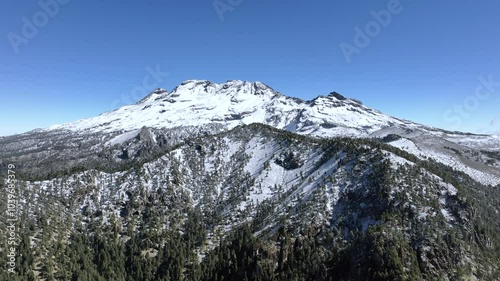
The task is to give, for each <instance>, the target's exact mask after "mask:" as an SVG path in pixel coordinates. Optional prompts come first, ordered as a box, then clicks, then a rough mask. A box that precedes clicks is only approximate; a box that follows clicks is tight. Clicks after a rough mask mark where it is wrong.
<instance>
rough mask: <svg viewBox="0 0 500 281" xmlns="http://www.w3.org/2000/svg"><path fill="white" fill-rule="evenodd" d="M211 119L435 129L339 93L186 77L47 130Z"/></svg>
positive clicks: (306, 127) (339, 130)
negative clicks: (304, 95) (307, 95)
mask: <svg viewBox="0 0 500 281" xmlns="http://www.w3.org/2000/svg"><path fill="white" fill-rule="evenodd" d="M208 123H219V124H222V125H224V126H225V127H227V128H228V129H231V128H233V127H236V126H238V125H242V124H251V123H262V124H266V125H271V126H273V127H275V128H278V129H284V130H287V131H291V132H296V133H300V134H309V135H316V136H367V135H369V134H371V133H374V132H376V131H378V130H380V129H383V128H387V127H392V126H397V127H399V128H405V129H416V128H418V129H421V130H426V131H428V130H431V128H429V127H425V126H422V125H419V124H415V123H412V122H409V121H405V120H401V119H398V118H394V117H391V116H388V115H385V114H383V113H381V112H379V111H377V110H374V109H371V108H369V107H366V106H364V105H363V104H361V102H359V101H357V100H353V99H349V98H346V97H344V96H342V95H340V94H338V93H336V92H333V93H331V94H329V95H325V96H318V97H316V98H315V99H313V100H310V101H304V100H301V99H298V98H292V97H288V96H285V95H283V94H281V93H279V92H276V91H275V90H273V89H272V88H271V87H269V86H267V85H265V84H263V83H261V82H246V81H236V80H231V81H227V82H226V83H224V84H216V83H212V82H210V81H206V80H188V81H185V82H183V83H182V84H181V85H179V86H178V87H176V88H175V89H174V90H173V91H172V92H171V93H168V92H167V91H166V90H163V89H157V90H155V91H154V92H152V93H151V94H150V95H148V96H147V97H145V98H144V99H142V100H141V101H139V102H138V103H136V104H133V105H129V106H124V107H122V108H119V109H117V110H114V111H111V112H107V113H104V114H102V115H100V116H98V117H95V118H90V119H84V120H80V121H76V122H72V123H68V124H63V125H56V126H52V127H50V128H48V129H49V130H53V129H63V130H70V131H76V132H78V131H91V132H115V131H123V130H125V131H130V130H136V129H140V128H141V127H143V126H147V127H154V128H174V127H179V126H198V125H203V124H208Z"/></svg>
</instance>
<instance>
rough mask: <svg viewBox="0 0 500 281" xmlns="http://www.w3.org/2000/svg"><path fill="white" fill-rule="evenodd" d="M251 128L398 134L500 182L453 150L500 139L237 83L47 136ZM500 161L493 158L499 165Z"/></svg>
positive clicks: (189, 89)
mask: <svg viewBox="0 0 500 281" xmlns="http://www.w3.org/2000/svg"><path fill="white" fill-rule="evenodd" d="M251 123H262V124H266V125H270V126H273V127H275V128H278V129H283V130H287V131H290V132H295V133H299V134H305V135H312V136H318V137H337V136H350V137H375V138H384V137H386V136H388V135H398V136H402V137H404V138H406V139H407V140H406V141H405V140H401V141H396V142H388V143H389V144H392V145H394V146H395V147H398V148H401V149H403V150H406V151H407V152H409V153H412V154H415V155H417V156H419V157H422V156H426V157H430V158H432V159H434V160H436V161H438V162H441V163H444V164H447V165H452V166H454V167H455V168H457V169H459V170H461V171H464V172H467V173H469V174H470V175H472V176H473V177H474V179H476V180H477V181H479V182H482V183H484V184H491V185H496V184H498V183H500V171H499V169H498V168H497V167H496V165H493V167H491V165H490V166H485V165H484V163H486V161H488V160H489V159H488V158H487V157H486V158H481V157H479V158H478V157H476V158H475V159H477V161H476V162H478V163H465V162H467V161H468V160H467V159H462V158H461V157H459V155H455V154H454V153H450V151H449V150H446V149H445V148H446V147H450V146H453V147H455V148H454V149H455V150H458V151H468V150H470V149H473V150H477V151H479V152H480V151H481V150H482V149H488V150H493V151H495V150H499V149H500V139H499V138H498V137H495V136H485V135H471V134H462V133H458V132H447V131H444V130H440V129H437V128H433V127H429V126H425V125H421V124H417V123H414V122H411V121H407V120H403V119H399V118H396V117H392V116H389V115H386V114H384V113H382V112H380V111H378V110H375V109H372V108H369V107H367V106H365V105H363V104H362V103H361V102H360V101H357V100H354V99H349V98H346V97H344V96H342V95H340V94H338V93H336V92H332V93H330V94H329V95H326V96H318V97H316V98H315V99H313V100H310V101H304V100H301V99H298V98H292V97H288V96H285V95H283V94H281V93H279V92H276V91H275V90H273V89H272V88H271V87H269V86H267V85H265V84H263V83H261V82H246V81H239V80H231V81H227V83H224V84H216V83H212V82H210V81H206V80H188V81H185V82H183V83H182V84H181V85H179V86H178V87H176V88H175V89H174V90H173V91H172V92H171V93H169V92H168V91H166V90H164V89H157V90H155V91H154V92H152V93H151V94H150V95H148V96H147V97H145V98H144V99H142V100H141V101H139V102H138V103H136V104H133V105H129V106H124V107H122V108H119V109H117V110H114V111H111V112H106V113H103V114H101V115H99V116H97V117H94V118H89V119H83V120H79V121H76V122H71V123H67V124H62V125H55V126H52V127H49V128H47V129H45V130H42V131H43V132H51V131H66V132H70V133H76V134H78V135H82V134H89V133H91V134H111V135H113V137H114V138H113V139H111V140H108V141H107V144H111V145H113V144H120V143H121V142H123V141H125V140H127V139H128V138H132V137H134V136H135V135H136V134H137V132H138V130H139V129H141V128H142V127H150V128H156V129H169V128H179V127H186V126H194V127H199V126H204V125H208V124H210V125H214V124H216V125H219V126H222V127H223V128H225V130H229V129H232V128H234V127H236V126H238V125H244V124H251ZM410 140H411V141H410ZM405 142H406V143H405ZM413 143H416V144H413ZM412 144H413V145H412ZM497 160H498V159H491V160H489V161H493V162H490V163H493V164H495V163H496V161H497ZM469 162H470V161H469ZM476 164H477V165H476Z"/></svg>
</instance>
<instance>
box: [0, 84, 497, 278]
mask: <svg viewBox="0 0 500 281" xmlns="http://www.w3.org/2000/svg"><path fill="white" fill-rule="evenodd" d="M499 148H500V145H499V140H498V138H496V137H494V136H486V135H472V134H464V133H458V132H447V131H444V130H440V129H436V128H432V127H429V126H425V125H421V124H417V123H413V122H410V121H406V120H402V119H398V118H395V117H391V116H388V115H385V114H383V113H381V112H379V111H377V110H374V109H371V108H369V107H367V106H364V105H363V104H362V103H361V102H360V101H357V100H354V99H349V98H346V97H344V96H342V95H340V94H338V93H335V92H333V93H331V94H329V95H326V96H319V97H317V98H315V99H313V100H310V101H303V100H300V99H297V98H291V97H287V96H285V95H283V94H280V93H278V92H276V91H274V90H273V89H272V88H270V87H268V86H266V85H265V84H263V83H259V82H255V83H250V82H244V81H228V82H227V83H225V84H215V83H211V82H209V81H193V80H190V81H186V82H184V83H182V84H181V85H180V86H178V87H177V88H175V89H174V90H173V91H172V92H167V91H166V90H163V89H157V90H155V91H154V92H152V93H151V94H150V95H148V96H146V97H144V98H143V99H142V100H141V101H139V102H137V103H136V104H133V105H128V106H124V107H122V108H119V109H117V110H114V111H111V112H106V113H103V114H101V115H100V116H97V117H94V118H89V119H84V120H79V121H75V122H72V123H68V124H62V125H55V126H52V127H50V128H46V129H39V130H35V131H31V132H27V133H24V134H20V135H14V136H9V137H4V138H0V171H1V173H0V183H1V184H7V183H10V177H11V176H9V177H7V175H11V174H12V171H11V172H7V171H6V170H7V169H11V168H10V167H11V166H9V165H8V164H15V167H16V168H15V169H16V171H15V175H16V186H17V187H18V194H17V195H16V196H18V197H17V199H16V200H18V202H22V204H19V210H18V211H19V214H20V215H19V217H20V222H21V228H20V229H22V235H21V236H22V237H21V239H20V240H21V241H22V243H21V245H22V246H20V247H18V248H16V250H17V251H19V253H20V255H22V256H23V257H27V258H26V260H25V261H24V262H23V263H22V269H21V270H23V271H22V272H21V273H22V274H21V275H20V277H19V278H21V279H20V280H36V277H35V276H38V277H39V278H40V279H41V280H69V279H71V278H72V279H75V280H76V279H78V278H80V277H81V276H85V278H84V279H79V280H222V279H223V280H245V277H246V278H247V280H496V279H495V278H496V277H497V276H498V274H499V272H500V254H498V253H500V252H499V251H498V250H499V249H500V223H499V221H498V219H497V217H498V213H499V207H498V206H500V203H499V202H500V185H499V184H500V180H499V177H500V168H499V167H500V149H499ZM8 192H11V189H10V188H9V189H7V188H3V187H2V188H0V197H2V198H11V197H12V195H9V194H7V193H8ZM9 196H10V197H9ZM8 204H11V203H9V202H8V201H7V200H3V201H2V200H0V209H7V208H10V207H8V206H7V205H8ZM11 205H12V204H11ZM3 214H4V216H5V212H3ZM5 221H6V220H4V217H2V220H0V226H1V227H2V228H3V229H7V226H6V225H5V223H4V222H5ZM241 229H243V230H244V231H247V232H248V233H249V236H250V237H252V238H249V239H246V238H245V239H243V238H239V239H236V240H234V243H232V242H230V241H231V239H232V238H231V236H232V235H233V233H236V234H234V235H236V236H238V235H241V232H239V231H240V230H241ZM238 233H240V234H238ZM7 239H8V237H7V236H6V233H5V232H0V244H1V245H5V244H6V243H7ZM253 239H255V240H253ZM55 242H57V243H55ZM110 257H113V258H110ZM240 257H242V258H241V260H239V258H240ZM249 257H251V258H249ZM2 264H4V266H5V264H6V262H3V263H2ZM81 264H83V266H81ZM118 273H119V274H121V276H122V277H117V276H116V274H118ZM26 276H32V277H30V278H31V279H29V278H28V279H26V278H27V277H26ZM124 276H127V278H125V277H124ZM294 276H295V277H294ZM298 276H300V278H299V277H298ZM367 276H371V277H370V278H368V277H367ZM219 277H220V278H219ZM1 278H4V276H3V275H2V273H0V279H1ZM23 278H24V279H23ZM4 279H5V278H4ZM2 280H3V279H2ZM6 280H7V279H6Z"/></svg>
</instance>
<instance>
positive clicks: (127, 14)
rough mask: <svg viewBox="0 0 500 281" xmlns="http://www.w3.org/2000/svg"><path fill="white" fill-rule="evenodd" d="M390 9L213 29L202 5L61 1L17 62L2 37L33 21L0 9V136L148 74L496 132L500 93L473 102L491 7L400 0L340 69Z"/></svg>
mask: <svg viewBox="0 0 500 281" xmlns="http://www.w3.org/2000/svg"><path fill="white" fill-rule="evenodd" d="M49 1H50V0H42V1H41V2H49ZM53 1H55V0H53ZM59 1H61V2H62V1H63V0H59ZM64 1H65V2H67V1H68V0H64ZM218 1H219V2H218V3H225V4H230V3H233V4H234V3H238V1H237V0H218ZM391 1H396V0H365V1H348V0H337V1H332V0H329V1H322V0H317V1H310V0H309V1H308V0H280V1H278V0H243V1H241V3H240V4H239V5H236V6H235V7H233V8H232V11H226V12H225V13H224V14H223V19H221V17H219V15H218V13H217V11H216V9H215V8H214V1H213V0H204V1H200V0H137V1H131V0H115V1H111V0H108V1H105V0H85V1H83V0H69V2H68V3H66V4H64V5H62V4H60V5H59V11H58V12H57V13H56V14H55V15H54V16H53V17H50V16H49V18H48V22H47V24H46V25H45V26H43V27H40V28H38V31H37V32H36V33H35V34H34V36H33V38H29V39H27V43H26V44H25V43H21V44H20V45H18V46H17V48H18V51H19V52H18V53H16V52H15V48H14V47H13V45H12V44H11V38H10V37H9V34H10V36H11V37H12V36H13V35H12V34H16V35H18V36H22V28H23V25H25V23H24V22H23V17H25V18H26V19H27V20H28V21H30V22H33V20H34V19H33V17H34V16H35V18H36V15H38V16H40V15H41V13H43V12H41V11H43V9H42V8H41V6H40V5H39V3H38V1H27V0H5V1H2V9H1V10H0V34H1V35H2V37H0V104H1V110H0V120H1V121H0V122H1V123H0V124H1V126H0V135H7V134H14V133H20V132H24V131H28V130H31V129H34V128H39V127H46V126H49V125H52V124H59V123H64V122H68V121H73V120H77V119H81V118H86V117H92V116H96V115H98V114H100V113H102V112H104V111H108V110H111V109H114V107H117V106H119V105H123V103H124V101H122V99H123V100H127V99H125V98H129V101H130V102H135V101H137V100H138V97H137V95H134V94H132V93H131V91H132V90H133V89H134V88H135V87H137V86H141V85H142V80H143V78H144V77H145V76H147V75H148V72H147V70H146V68H147V67H148V66H149V67H151V68H155V67H156V66H157V65H158V66H159V68H160V70H161V71H162V72H168V73H169V75H168V76H167V77H164V78H163V79H160V80H161V81H160V82H159V83H157V85H155V86H158V87H162V88H166V89H167V90H171V89H172V88H174V87H175V86H176V85H178V84H180V83H181V82H182V81H184V80H187V79H208V80H212V81H214V82H225V81H226V80H230V79H239V80H249V81H262V82H264V83H266V84H268V85H270V86H271V87H273V88H274V89H276V90H278V91H280V92H282V93H284V94H286V95H289V96H295V97H299V98H302V99H312V98H314V97H315V96H317V95H321V94H327V93H329V92H331V91H337V92H340V93H341V94H343V95H345V96H348V97H353V98H357V99H360V100H362V101H363V102H364V103H365V104H366V105H368V106H370V107H373V108H376V109H379V110H381V111H383V112H385V113H388V114H391V115H394V116H397V117H401V118H405V119H410V120H413V121H416V122H420V123H424V124H428V125H432V126H436V127H441V128H446V129H454V130H455V129H456V130H461V131H470V132H491V133H496V132H499V129H500V110H499V108H500V85H499V83H497V82H495V83H496V84H494V86H490V87H489V88H488V89H489V90H490V91H489V92H488V91H486V88H485V87H483V89H482V91H483V92H481V97H482V99H481V100H480V99H478V98H477V96H476V94H475V91H476V88H477V87H478V86H479V85H480V79H479V78H478V77H480V76H482V77H484V78H488V76H491V78H492V80H493V81H499V82H500V55H499V50H500V36H499V35H498V29H499V28H500V17H499V16H498V15H499V11H500V2H499V1H497V0H479V1H466V0H459V1H451V0H448V1H444V0H443V1H432V0H413V1H411V0H401V1H400V6H399V9H402V10H401V12H400V13H398V14H392V18H391V21H390V22H389V24H388V25H387V26H386V27H381V29H380V32H379V34H377V35H376V36H374V37H372V38H371V42H370V43H369V44H368V45H367V46H365V47H363V48H360V49H359V53H358V54H353V55H352V56H351V61H350V63H349V62H348V61H347V60H346V58H345V56H344V54H343V52H342V50H341V48H340V47H339V46H340V44H341V43H342V42H345V43H348V44H351V45H353V46H354V44H355V43H354V37H355V34H356V32H355V29H354V28H355V27H359V28H361V29H365V27H366V25H367V24H368V23H369V22H370V21H372V20H374V18H373V15H372V14H371V11H376V12H378V11H380V10H384V9H385V10H386V9H387V7H388V4H389V3H390V2H391ZM42 17H43V15H42ZM42 17H40V18H38V21H40V20H43V18H42ZM147 90H148V91H150V90H153V89H152V88H151V89H147ZM495 90H496V91H495ZM122 97H123V98H122ZM463 103H466V108H465V109H464V110H462V111H463V112H461V113H460V112H458V111H457V109H454V105H460V104H463ZM495 120H498V121H495Z"/></svg>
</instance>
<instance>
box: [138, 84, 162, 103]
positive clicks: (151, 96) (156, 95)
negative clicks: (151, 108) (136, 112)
mask: <svg viewBox="0 0 500 281" xmlns="http://www.w3.org/2000/svg"><path fill="white" fill-rule="evenodd" d="M166 95H168V91H167V90H165V89H163V88H156V89H155V90H154V91H152V92H151V93H150V94H149V95H147V96H145V97H144V98H143V99H142V100H140V101H138V102H137V103H136V104H142V103H146V102H150V101H154V100H156V99H158V98H159V97H163V96H166Z"/></svg>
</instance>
